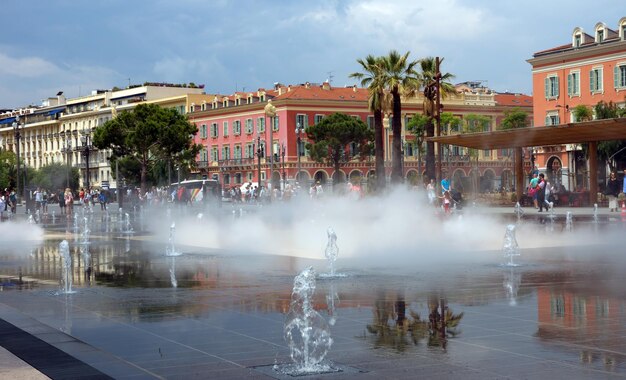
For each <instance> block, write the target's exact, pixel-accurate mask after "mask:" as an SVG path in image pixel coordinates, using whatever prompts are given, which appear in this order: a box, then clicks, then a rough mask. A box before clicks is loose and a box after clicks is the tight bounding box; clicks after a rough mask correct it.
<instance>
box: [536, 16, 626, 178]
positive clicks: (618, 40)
mask: <svg viewBox="0 0 626 380" xmlns="http://www.w3.org/2000/svg"><path fill="white" fill-rule="evenodd" d="M528 63H530V64H531V65H532V75H533V94H534V96H533V99H534V100H533V110H534V125H535V126H543V125H557V124H566V123H571V122H577V121H578V120H575V116H574V113H573V112H572V110H573V108H574V107H576V106H578V105H581V104H582V105H586V106H589V107H593V106H595V105H596V104H597V103H598V102H600V101H604V102H613V103H615V104H617V105H618V106H620V107H624V106H625V105H626V17H622V18H621V19H620V20H619V22H618V23H617V29H616V30H614V29H611V28H609V27H608V26H607V25H606V24H604V23H601V22H599V23H597V24H596V25H595V27H594V29H593V31H592V33H591V34H589V33H586V32H585V31H584V30H583V29H582V28H579V27H577V28H575V29H574V31H573V32H572V35H571V42H570V43H568V44H566V45H562V46H557V47H554V48H551V49H548V50H543V51H540V52H537V53H535V54H534V55H533V58H531V59H529V60H528ZM534 154H535V157H536V161H535V165H536V166H537V167H538V169H539V171H540V172H545V173H547V175H548V178H551V179H552V180H553V181H554V182H557V183H562V184H563V185H564V186H565V187H566V188H567V189H575V188H576V187H579V186H580V187H587V188H588V185H589V183H588V175H587V170H588V168H587V163H586V160H585V159H584V156H583V154H582V150H581V147H580V145H577V144H571V145H560V146H550V147H535V148H534Z"/></svg>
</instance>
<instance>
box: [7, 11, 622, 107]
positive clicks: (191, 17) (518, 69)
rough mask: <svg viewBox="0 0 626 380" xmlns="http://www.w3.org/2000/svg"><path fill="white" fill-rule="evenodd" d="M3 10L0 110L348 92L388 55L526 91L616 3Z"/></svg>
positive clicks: (610, 21)
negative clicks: (319, 89) (141, 89)
mask: <svg viewBox="0 0 626 380" xmlns="http://www.w3.org/2000/svg"><path fill="white" fill-rule="evenodd" d="M578 4H579V3H578V2H575V1H571V0H570V1H565V0H551V1H539V0H526V1H510V0H436V1H432V0H429V1H426V0H360V1H359V0H317V1H314V0H309V1H297V0H274V1H269V0H237V1H234V0H232V1H231V0H150V1H149V0H132V1H129V0H101V1H74V0H50V1H40V0H3V1H2V14H3V16H4V17H3V22H2V26H1V27H0V108H11V107H20V106H24V105H28V104H40V102H41V100H42V99H44V98H47V97H49V96H54V95H55V94H56V93H57V92H58V91H64V92H65V94H66V95H67V96H68V97H75V96H78V95H79V94H82V95H85V94H87V93H89V92H90V91H91V90H92V89H96V88H99V89H104V88H111V87H113V86H118V87H125V86H127V85H128V83H129V81H130V83H133V84H136V83H143V82H146V81H151V82H171V83H184V82H194V83H196V84H205V85H206V91H207V92H210V93H222V94H230V93H232V92H234V91H236V90H239V91H241V90H244V89H245V90H248V91H249V90H256V89H258V88H263V87H264V88H269V87H271V86H272V85H273V83H274V82H280V83H283V84H298V83H304V82H306V81H309V82H314V83H315V82H317V83H319V82H323V81H324V80H326V79H328V78H329V77H330V78H331V81H332V84H333V85H335V86H344V85H351V84H354V83H355V81H354V80H352V79H349V78H348V75H349V74H350V73H352V72H355V71H359V66H358V64H357V63H356V59H357V58H362V57H365V56H366V55H368V54H374V55H383V54H386V53H388V52H389V51H390V50H392V49H396V50H398V51H400V52H406V51H410V52H411V55H410V56H411V57H412V58H414V59H417V58H421V57H425V56H437V55H438V56H440V57H445V61H444V64H443V67H442V69H443V70H444V71H447V72H450V73H453V74H455V75H456V81H457V82H463V81H468V80H482V81H485V83H486V84H487V85H488V86H489V87H491V88H493V89H495V90H497V91H506V90H508V91H514V92H524V93H528V94H530V93H531V92H532V85H531V77H530V65H529V64H528V63H526V60H527V59H529V58H531V57H532V54H533V53H534V52H536V51H540V50H544V49H547V48H551V47H554V46H558V45H561V44H565V43H568V42H569V41H570V38H571V37H570V36H571V32H572V31H573V29H574V28H575V27H577V26H580V27H582V28H583V29H584V30H586V31H591V30H593V28H594V26H595V24H596V23H597V22H598V21H602V22H605V23H606V24H607V26H609V27H610V28H613V29H616V25H617V22H618V20H619V19H620V18H621V17H623V16H626V8H625V7H624V4H623V2H621V1H617V0H595V1H593V2H591V3H588V4H587V5H586V6H585V7H584V9H583V8H581V7H580V6H579V5H578Z"/></svg>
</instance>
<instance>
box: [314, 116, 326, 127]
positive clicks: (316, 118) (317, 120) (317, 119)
mask: <svg viewBox="0 0 626 380" xmlns="http://www.w3.org/2000/svg"><path fill="white" fill-rule="evenodd" d="M323 118H324V115H315V124H316V125H317V124H319V123H320V121H322V119H323Z"/></svg>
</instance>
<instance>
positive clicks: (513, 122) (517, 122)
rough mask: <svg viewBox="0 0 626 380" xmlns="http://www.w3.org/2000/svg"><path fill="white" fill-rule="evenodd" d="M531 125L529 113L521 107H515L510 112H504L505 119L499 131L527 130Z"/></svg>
mask: <svg viewBox="0 0 626 380" xmlns="http://www.w3.org/2000/svg"><path fill="white" fill-rule="evenodd" d="M529 125H530V123H529V120H528V113H526V112H524V111H523V110H522V109H520V108H519V107H515V108H513V109H510V110H506V111H504V119H502V122H501V123H500V126H499V128H498V129H500V130H507V129H516V128H526V127H528V126H529Z"/></svg>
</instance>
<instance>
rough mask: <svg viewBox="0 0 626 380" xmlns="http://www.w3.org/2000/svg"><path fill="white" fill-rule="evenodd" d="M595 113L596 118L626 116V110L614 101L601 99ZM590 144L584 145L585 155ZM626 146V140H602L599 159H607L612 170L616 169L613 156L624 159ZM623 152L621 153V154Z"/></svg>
mask: <svg viewBox="0 0 626 380" xmlns="http://www.w3.org/2000/svg"><path fill="white" fill-rule="evenodd" d="M593 109H594V113H595V114H596V119H598V120H600V119H616V118H619V117H625V116H626V110H625V109H622V108H619V107H618V106H617V105H616V104H615V103H613V102H608V103H607V102H605V101H602V100H600V101H599V102H598V104H596V105H595V106H594V107H593ZM587 148H588V145H587V144H585V145H584V146H583V150H585V155H587ZM625 148H626V140H609V141H600V142H598V159H600V160H602V161H605V162H606V163H607V164H608V165H609V168H610V170H611V171H615V166H614V165H613V157H616V158H617V159H618V160H622V159H624V157H625V156H626V154H624V151H621V152H620V150H622V149H625ZM620 153H621V154H620ZM609 158H611V159H610V160H609Z"/></svg>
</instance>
